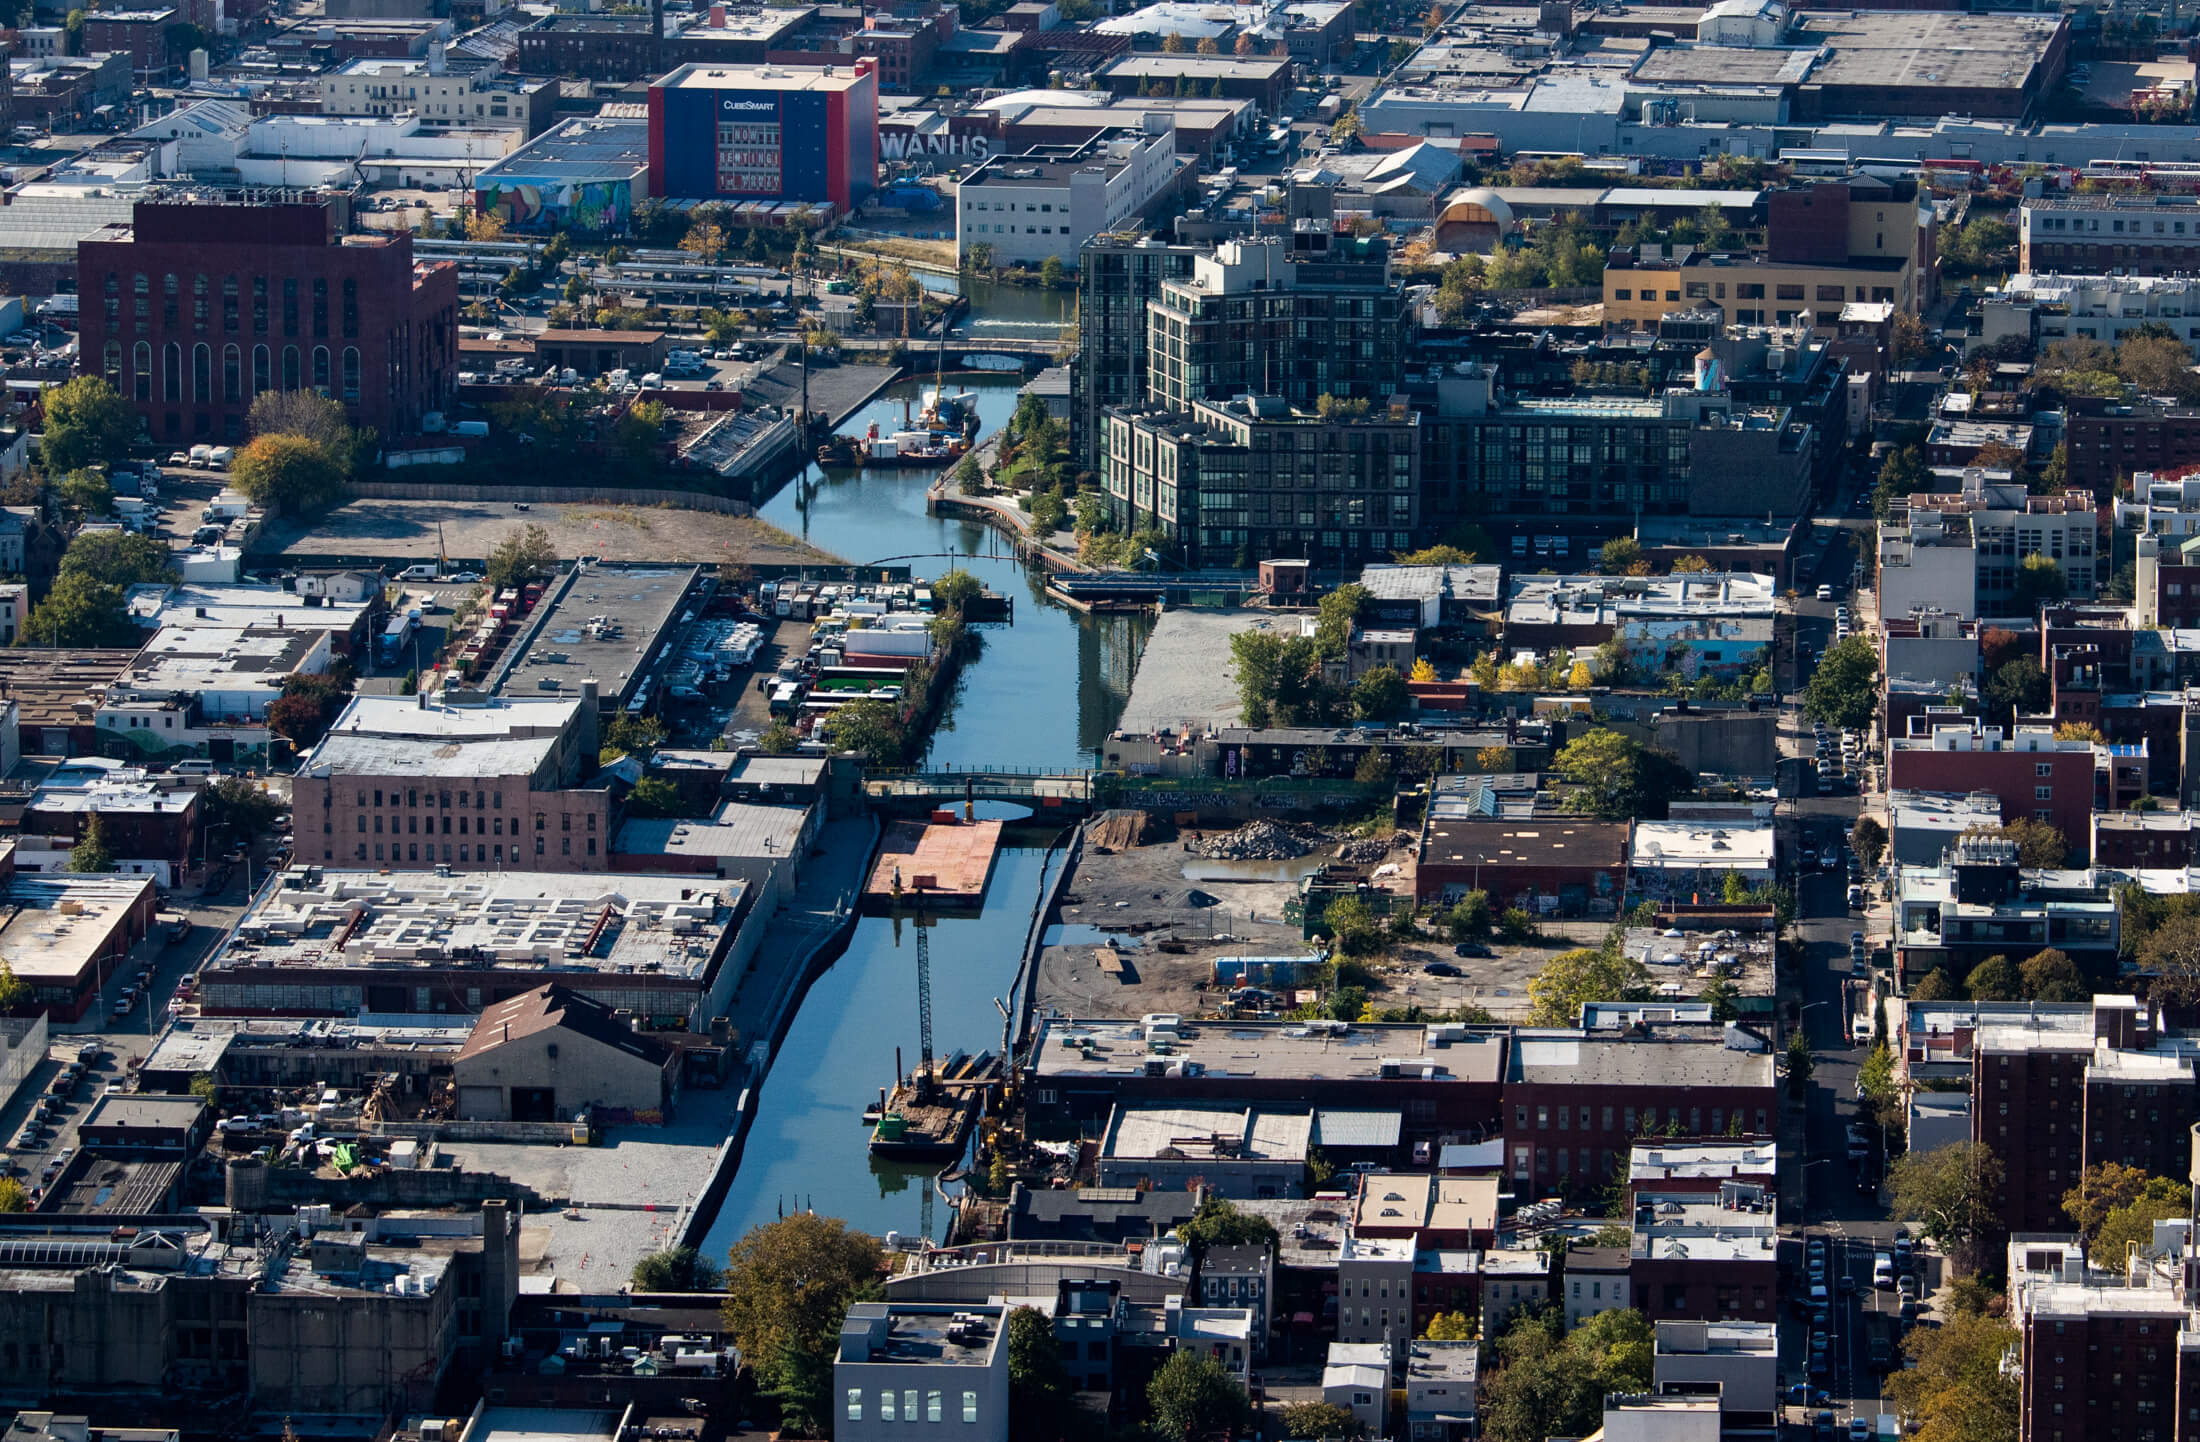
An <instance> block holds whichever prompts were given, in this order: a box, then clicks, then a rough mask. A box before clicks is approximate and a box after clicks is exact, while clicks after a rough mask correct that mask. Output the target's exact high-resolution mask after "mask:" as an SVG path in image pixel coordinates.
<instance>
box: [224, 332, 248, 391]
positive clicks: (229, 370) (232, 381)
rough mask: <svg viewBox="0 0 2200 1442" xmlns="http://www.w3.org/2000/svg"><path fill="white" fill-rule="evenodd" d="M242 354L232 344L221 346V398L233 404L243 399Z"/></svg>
mask: <svg viewBox="0 0 2200 1442" xmlns="http://www.w3.org/2000/svg"><path fill="white" fill-rule="evenodd" d="M243 371H244V356H243V353H242V352H240V351H239V350H238V349H237V348H236V347H235V346H233V345H225V346H223V347H222V399H223V400H225V401H227V402H229V403H230V404H231V405H235V404H236V403H237V402H238V401H241V400H243V399H244V375H243Z"/></svg>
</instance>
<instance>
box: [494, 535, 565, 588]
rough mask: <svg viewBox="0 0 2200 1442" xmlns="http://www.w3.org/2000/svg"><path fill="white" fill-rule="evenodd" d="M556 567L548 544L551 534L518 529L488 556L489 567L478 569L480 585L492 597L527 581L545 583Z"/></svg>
mask: <svg viewBox="0 0 2200 1442" xmlns="http://www.w3.org/2000/svg"><path fill="white" fill-rule="evenodd" d="M557 564H558V553H557V549H556V548H555V547H553V546H552V545H551V544H550V533H549V532H548V531H546V530H544V529H543V528H542V527H540V526H537V525H526V526H519V527H516V528H514V529H513V530H511V531H509V532H507V533H506V534H505V537H504V539H503V540H501V541H499V542H497V544H496V548H495V549H494V550H492V551H490V552H489V561H488V564H487V565H485V566H483V567H482V568H481V584H482V585H483V586H484V587H486V588H487V589H488V590H489V591H490V592H491V593H492V594H493V593H495V592H497V591H502V590H505V589H507V588H509V587H513V586H524V585H526V584H527V583H528V582H529V581H542V580H548V579H549V577H550V573H551V572H552V571H554V570H556V569H557Z"/></svg>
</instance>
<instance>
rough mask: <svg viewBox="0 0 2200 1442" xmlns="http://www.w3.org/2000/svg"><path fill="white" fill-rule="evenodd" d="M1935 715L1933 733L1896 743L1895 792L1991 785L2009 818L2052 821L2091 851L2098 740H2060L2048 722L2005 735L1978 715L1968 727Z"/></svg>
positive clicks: (2075, 844) (1891, 771) (2079, 847)
mask: <svg viewBox="0 0 2200 1442" xmlns="http://www.w3.org/2000/svg"><path fill="white" fill-rule="evenodd" d="M1917 719H1918V720H1919V721H1923V720H1924V719H1925V718H1922V717H1921V718H1917ZM1931 719H1932V730H1931V732H1930V734H1927V735H1912V736H1901V737H1897V738H1895V740H1894V741H1893V742H1892V743H1891V744H1890V745H1889V746H1888V748H1887V752H1888V755H1887V762H1888V765H1887V786H1888V789H1889V790H1893V791H1956V792H1972V791H1990V792H1992V793H1993V794H1994V797H1995V799H1996V800H1998V801H1999V802H2000V803H2001V819H2002V820H2003V821H2004V822H2009V821H2026V820H2038V821H2045V822H2047V823H2048V824H2049V825H2051V826H2053V827H2055V828H2056V829H2057V830H2058V831H2060V832H2062V834H2063V837H2064V839H2065V840H2067V841H2068V842H2069V843H2070V846H2071V851H2072V853H2073V854H2074V855H2082V854H2083V853H2084V852H2085V849H2086V847H2087V845H2088V844H2089V839H2090V837H2091V835H2092V821H2093V789H2094V772H2095V769H2096V764H2095V759H2094V755H2093V747H2092V745H2091V743H2089V742H2085V741H2058V740H2057V739H2055V733H2054V730H2053V728H2051V727H2047V726H2019V727H2017V728H2016V734H2015V735H2014V736H2010V737H2004V736H2003V735H2002V732H2001V728H2000V727H1998V726H1987V725H1984V724H1983V723H1981V722H1979V721H1977V720H1975V719H1966V721H1965V722H1964V723H1963V724H1960V725H1952V724H1949V723H1948V722H1947V721H1946V720H1945V719H1944V718H1941V717H1934V718H1931Z"/></svg>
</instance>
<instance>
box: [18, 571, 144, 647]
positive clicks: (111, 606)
mask: <svg viewBox="0 0 2200 1442" xmlns="http://www.w3.org/2000/svg"><path fill="white" fill-rule="evenodd" d="M122 601H123V596H122V588H121V587H120V586H110V585H107V584H106V583H105V582H102V581H95V580H93V579H92V578H91V577H90V576H86V575H81V574H79V575H69V574H66V573H64V574H62V575H60V576H57V577H55V579H54V583H53V587H52V589H50V590H48V591H47V592H46V597H45V599H44V600H42V601H40V602H39V603H38V604H37V605H36V606H35V607H33V608H32V610H31V617H30V620H29V621H28V622H26V623H25V624H24V627H23V634H22V635H21V636H20V637H18V638H17V639H18V641H19V642H20V644H22V645H25V646H58V647H65V648H68V649H70V650H91V649H96V648H99V647H111V646H128V645H132V644H135V643H141V642H142V641H143V640H144V633H143V632H142V631H141V630H140V629H139V628H138V627H137V626H136V625H135V624H134V623H133V622H132V621H131V620H130V618H129V617H128V616H127V615H125V614H124V613H123V609H122Z"/></svg>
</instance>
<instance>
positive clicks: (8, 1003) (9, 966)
mask: <svg viewBox="0 0 2200 1442" xmlns="http://www.w3.org/2000/svg"><path fill="white" fill-rule="evenodd" d="M32 995H33V992H32V990H31V984H30V983H29V982H27V981H25V980H23V978H22V977H20V976H17V975H16V974H15V963H14V962H12V961H9V960H7V959H6V958H0V1012H12V1011H14V1010H15V1009H16V1008H17V1007H19V1006H27V1005H29V1004H30V1000H31V997H32Z"/></svg>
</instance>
